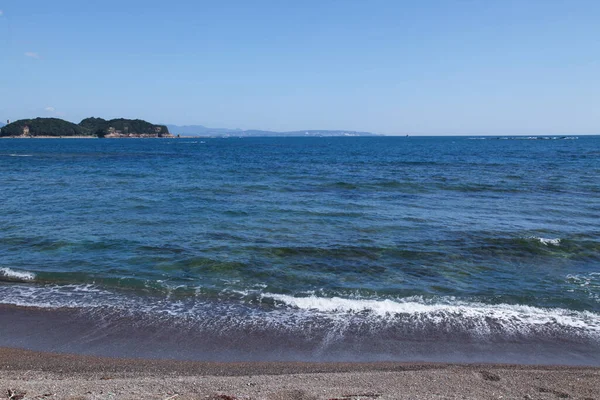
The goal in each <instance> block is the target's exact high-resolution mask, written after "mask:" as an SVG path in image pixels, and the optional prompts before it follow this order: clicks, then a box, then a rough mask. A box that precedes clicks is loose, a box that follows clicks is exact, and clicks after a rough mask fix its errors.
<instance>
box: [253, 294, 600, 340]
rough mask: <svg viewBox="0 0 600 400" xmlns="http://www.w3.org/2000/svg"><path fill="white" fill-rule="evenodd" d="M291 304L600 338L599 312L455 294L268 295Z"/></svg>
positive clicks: (317, 309)
mask: <svg viewBox="0 0 600 400" xmlns="http://www.w3.org/2000/svg"><path fill="white" fill-rule="evenodd" d="M265 296H268V297H271V298H273V299H275V300H277V301H280V302H282V303H285V304H287V305H289V306H291V307H296V308H299V309H303V310H311V311H314V312H320V313H325V314H356V313H370V314H374V315H377V316H379V317H394V316H402V315H404V316H412V317H416V318H417V319H418V320H419V321H424V320H427V321H429V322H431V323H433V324H436V323H447V322H448V320H449V319H453V318H454V319H459V320H460V319H462V320H465V321H466V320H469V321H471V322H472V323H475V324H476V325H477V328H478V329H479V330H480V332H481V333H485V332H484V331H486V330H488V327H487V325H488V322H487V321H495V323H497V324H500V325H502V326H503V328H504V329H505V330H507V331H521V332H523V331H526V330H529V329H531V328H535V327H543V326H545V325H555V326H557V327H558V326H561V327H565V328H575V329H583V330H585V331H587V332H588V333H592V334H593V335H594V336H595V337H597V338H600V314H596V313H593V312H589V311H573V310H567V309H561V308H540V307H532V306H526V305H513V304H484V303H476V302H464V301H460V300H456V299H454V298H451V297H449V298H443V299H438V300H437V301H436V302H431V301H425V300H423V299H422V298H420V297H411V298H405V299H398V300H390V299H385V300H370V299H345V298H340V297H331V298H325V297H317V296H309V297H293V296H288V295H281V294H272V295H265Z"/></svg>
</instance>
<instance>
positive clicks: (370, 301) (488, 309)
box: [0, 284, 600, 346]
mask: <svg viewBox="0 0 600 400" xmlns="http://www.w3.org/2000/svg"><path fill="white" fill-rule="evenodd" d="M241 294H242V297H240V296H236V297H235V298H231V299H227V298H224V297H226V296H223V297H221V298H218V299H215V298H212V299H211V298H206V297H203V296H202V295H201V294H200V295H198V296H196V297H185V298H178V297H174V298H171V297H169V296H166V297H165V296H135V295H131V294H129V293H123V292H117V291H112V290H106V289H103V288H101V287H98V286H96V285H92V284H87V285H44V286H40V285H23V284H16V285H5V286H2V285H0V299H2V300H1V302H2V303H3V304H10V305H17V306H26V307H38V308H45V309H65V308H71V309H80V310H88V311H86V313H88V312H94V313H103V312H109V313H120V314H123V315H142V316H143V319H144V320H146V321H148V320H150V321H164V319H165V318H169V319H170V321H171V322H169V323H170V324H176V325H177V324H180V325H182V326H184V327H185V328H186V329H195V330H199V331H211V332H218V333H219V334H223V333H227V332H238V333H243V332H248V333H255V334H257V335H258V334H259V333H260V332H271V333H270V334H273V332H275V333H276V332H280V333H281V332H287V333H288V334H292V333H293V334H294V335H297V336H298V337H304V336H306V335H308V336H309V339H310V340H317V341H319V342H323V341H326V342H328V343H330V342H336V341H340V340H343V339H344V338H346V337H347V336H348V335H350V336H351V337H354V338H362V339H361V340H365V339H369V338H374V337H375V338H378V337H380V336H381V335H383V336H385V337H388V338H391V339H393V340H425V339H427V338H442V337H446V338H448V339H450V338H455V339H469V338H470V339H469V340H471V339H472V340H476V341H484V342H488V341H511V340H539V339H543V340H550V341H575V342H580V341H582V340H583V341H592V342H593V343H595V345H596V346H600V314H598V313H594V312H591V311H574V310H569V309H565V308H542V307H535V306H528V305H520V304H487V303H482V302H476V301H466V300H461V299H457V298H453V297H435V298H423V297H420V296H414V297H406V298H342V297H321V296H317V295H310V296H292V295H288V294H277V293H268V292H263V291H262V290H261V289H259V290H257V291H246V292H244V293H241ZM257 332H258V333H257ZM305 339H306V338H305Z"/></svg>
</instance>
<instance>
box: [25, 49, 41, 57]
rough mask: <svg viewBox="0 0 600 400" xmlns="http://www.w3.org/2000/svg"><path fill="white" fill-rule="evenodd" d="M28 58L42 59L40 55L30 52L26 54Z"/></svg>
mask: <svg viewBox="0 0 600 400" xmlns="http://www.w3.org/2000/svg"><path fill="white" fill-rule="evenodd" d="M25 56H26V57H31V58H36V59H40V58H41V57H40V55H39V54H38V53H34V52H33V51H28V52H26V53H25Z"/></svg>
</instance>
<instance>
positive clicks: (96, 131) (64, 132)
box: [0, 117, 173, 138]
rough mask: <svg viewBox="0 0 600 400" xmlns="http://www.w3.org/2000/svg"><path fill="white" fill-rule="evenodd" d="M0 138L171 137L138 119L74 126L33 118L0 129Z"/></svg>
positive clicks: (94, 121) (97, 120)
mask: <svg viewBox="0 0 600 400" xmlns="http://www.w3.org/2000/svg"><path fill="white" fill-rule="evenodd" d="M0 136H12V137H36V136H55V137H61V136H64V137H69V136H98V137H106V138H120V137H173V136H172V135H171V134H170V133H169V129H168V128H167V127H166V126H164V125H154V124H151V123H150V122H147V121H143V120H141V119H123V118H120V119H112V120H110V121H107V120H105V119H102V118H94V117H91V118H86V119H84V120H82V121H81V122H80V123H79V124H78V125H76V124H74V123H72V122H69V121H65V120H62V119H59V118H35V119H22V120H19V121H15V122H13V123H10V124H8V125H6V126H4V127H2V128H1V131H0Z"/></svg>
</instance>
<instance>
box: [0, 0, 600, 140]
mask: <svg viewBox="0 0 600 400" xmlns="http://www.w3.org/2000/svg"><path fill="white" fill-rule="evenodd" d="M0 10H1V11H0V118H2V119H3V120H6V119H11V120H15V119H20V118H29V117H35V116H58V117H61V118H65V119H67V120H71V121H74V122H79V120H81V119H82V118H84V117H87V116H92V115H93V116H100V117H104V118H116V117H127V118H143V119H147V120H149V121H152V122H155V123H173V124H178V125H189V124H202V125H206V126H210V127H226V128H242V129H269V130H297V129H350V130H365V131H372V132H377V133H384V134H392V135H393V134H428V135H445V134H468V135H473V134H492V135H494V134H600V23H599V21H600V1H597V0H560V1H559V0H544V1H542V0H518V1H517V0H498V1H496V0H455V1H450V0H448V1H444V0H437V1H434V0H422V1H416V0H414V1H401V0H391V1H387V0H372V1H357V0H356V1H355V0H346V1H342V0H318V1H313V0H303V1H291V0H289V1H287V0H269V1H267V0H239V1H233V0H220V1H200V0H197V1H187V0H173V1H170V2H167V1H153V0H144V1H141V0H120V1H114V0H103V1H101V2H99V1H98V2H95V1H94V2H91V1H90V2H87V1H81V0H57V1H47V0H44V1H39V0H27V1H24V0H5V1H2V0H0Z"/></svg>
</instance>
